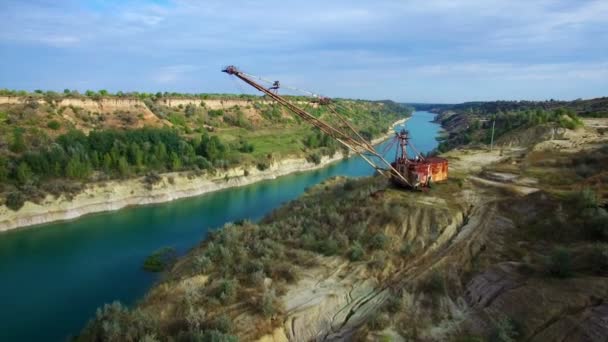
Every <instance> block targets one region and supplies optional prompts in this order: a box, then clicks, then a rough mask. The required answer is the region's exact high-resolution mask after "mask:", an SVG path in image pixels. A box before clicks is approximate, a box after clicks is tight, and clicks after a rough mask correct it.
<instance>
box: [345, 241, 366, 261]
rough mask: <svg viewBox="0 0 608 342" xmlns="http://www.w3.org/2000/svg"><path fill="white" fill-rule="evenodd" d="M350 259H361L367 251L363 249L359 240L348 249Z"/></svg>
mask: <svg viewBox="0 0 608 342" xmlns="http://www.w3.org/2000/svg"><path fill="white" fill-rule="evenodd" d="M347 255H348V259H350V261H359V260H361V259H363V256H364V255H365V251H364V250H363V247H361V244H359V242H355V243H354V244H353V245H352V246H351V247H350V248H349V250H348V253H347Z"/></svg>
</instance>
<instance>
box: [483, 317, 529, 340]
mask: <svg viewBox="0 0 608 342" xmlns="http://www.w3.org/2000/svg"><path fill="white" fill-rule="evenodd" d="M520 330H521V329H520V328H519V326H518V324H517V322H515V321H514V320H513V319H511V318H509V317H506V316H505V317H501V318H500V319H499V320H498V321H496V323H495V325H494V331H492V334H491V335H490V339H489V340H490V341H498V342H515V341H518V337H519V336H520V335H521V333H520Z"/></svg>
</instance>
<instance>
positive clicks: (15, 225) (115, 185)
mask: <svg viewBox="0 0 608 342" xmlns="http://www.w3.org/2000/svg"><path fill="white" fill-rule="evenodd" d="M408 119H409V117H408V118H404V119H401V120H398V121H396V122H394V123H393V124H392V125H391V126H390V127H389V128H388V129H387V132H386V133H385V134H384V135H382V136H380V137H378V138H376V139H373V140H372V141H371V143H372V144H373V145H377V144H379V143H381V142H383V141H386V140H387V139H389V138H390V137H391V136H392V135H393V134H394V128H395V127H396V126H397V125H400V124H403V123H404V122H406V121H407V120H408ZM352 156H354V155H353V154H349V155H348V156H344V155H343V154H342V152H341V151H337V152H336V153H335V154H334V155H333V156H331V157H330V156H323V157H322V158H321V162H320V163H319V164H314V163H312V162H309V161H307V160H306V159H305V158H289V157H288V158H284V159H281V160H278V161H275V162H273V163H272V164H271V165H270V167H269V168H268V169H266V170H258V169H257V168H256V167H235V168H232V169H229V170H227V171H222V172H218V173H216V174H215V175H210V174H204V175H202V176H194V175H193V172H192V171H185V172H171V173H163V174H161V175H160V177H161V180H160V181H159V182H157V183H156V184H154V185H152V186H151V187H150V186H149V185H146V184H145V182H144V181H143V180H144V177H137V178H132V179H127V180H111V181H105V182H100V183H93V184H91V185H88V186H86V187H85V189H84V190H82V191H81V192H80V193H78V194H77V195H75V196H73V198H71V199H67V198H66V197H65V196H64V195H62V196H60V197H57V198H55V197H54V196H52V195H47V196H46V198H45V199H44V200H43V201H42V202H41V203H40V204H36V203H33V202H29V201H28V202H26V203H25V204H24V206H23V207H22V208H21V209H19V210H18V211H12V210H10V209H8V208H7V207H6V206H4V205H3V206H0V233H1V232H5V231H9V230H15V229H19V228H25V227H30V226H35V225H41V224H47V223H52V222H58V221H66V220H72V219H75V218H78V217H81V216H84V215H88V214H93V213H100V212H106V211H115V210H120V209H123V208H126V207H131V206H139V205H147V204H158V203H164V202H170V201H174V200H177V199H181V198H187V197H194V196H200V195H203V194H206V193H210V192H215V191H219V190H224V189H228V188H232V187H239V186H245V185H250V184H253V183H257V182H260V181H264V180H270V179H276V178H278V177H281V176H286V175H289V174H293V173H297V172H305V171H312V170H316V169H320V168H323V167H325V166H327V165H329V164H332V163H334V162H337V161H339V160H342V159H345V158H350V157H352Z"/></svg>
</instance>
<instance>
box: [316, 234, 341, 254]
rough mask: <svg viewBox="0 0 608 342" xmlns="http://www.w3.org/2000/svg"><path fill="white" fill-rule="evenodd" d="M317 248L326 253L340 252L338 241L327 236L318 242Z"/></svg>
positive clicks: (318, 250)
mask: <svg viewBox="0 0 608 342" xmlns="http://www.w3.org/2000/svg"><path fill="white" fill-rule="evenodd" d="M316 250H317V252H319V253H321V254H324V255H335V254H337V253H338V242H337V241H336V240H334V239H333V238H327V239H325V240H323V241H320V242H318V243H317V246H316Z"/></svg>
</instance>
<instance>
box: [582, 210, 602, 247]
mask: <svg viewBox="0 0 608 342" xmlns="http://www.w3.org/2000/svg"><path fill="white" fill-rule="evenodd" d="M583 228H584V230H585V233H586V235H587V237H588V238H589V239H592V240H603V241H608V214H607V213H606V211H605V210H603V209H597V210H594V211H593V213H592V216H591V217H590V218H588V219H587V220H585V222H584V223H583Z"/></svg>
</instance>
